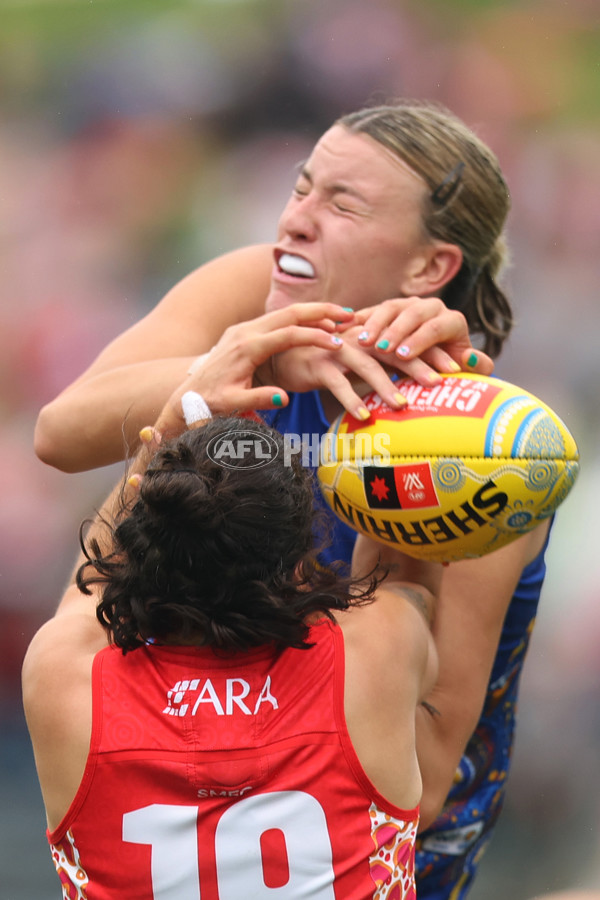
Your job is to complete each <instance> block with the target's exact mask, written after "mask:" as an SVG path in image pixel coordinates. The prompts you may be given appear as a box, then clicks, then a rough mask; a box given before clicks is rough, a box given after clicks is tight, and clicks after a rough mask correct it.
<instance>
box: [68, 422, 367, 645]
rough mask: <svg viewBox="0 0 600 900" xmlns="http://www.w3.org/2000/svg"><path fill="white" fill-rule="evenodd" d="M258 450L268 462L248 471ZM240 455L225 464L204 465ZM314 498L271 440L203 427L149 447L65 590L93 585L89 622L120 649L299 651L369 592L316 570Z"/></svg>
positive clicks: (242, 429)
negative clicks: (138, 474)
mask: <svg viewBox="0 0 600 900" xmlns="http://www.w3.org/2000/svg"><path fill="white" fill-rule="evenodd" d="M244 440H245V441H246V444H245V445H242V444H240V443H239V442H240V441H244ZM227 441H231V442H232V443H231V444H229V445H228V444H227V443H223V442H227ZM267 444H268V445H270V447H271V448H273V454H274V450H275V448H276V449H277V455H276V456H275V458H274V459H273V460H272V461H271V462H268V463H267V464H264V465H258V463H262V462H264V458H263V457H264V455H265V447H266V446H267ZM242 446H243V447H244V449H245V451H246V452H244V453H240V454H239V459H237V458H232V457H231V454H230V455H229V456H228V457H226V460H225V461H227V463H228V465H223V460H222V459H221V460H218V459H217V460H216V461H215V459H213V458H212V457H211V448H212V451H213V452H212V456H213V457H215V456H216V454H215V448H219V447H220V448H221V449H223V448H227V447H230V448H231V447H242ZM261 453H262V456H261ZM273 454H271V455H273ZM314 489H315V488H314V479H313V475H312V473H311V472H310V471H309V470H307V469H305V468H303V467H302V465H301V464H300V462H299V460H298V459H297V457H293V456H292V457H290V455H289V454H286V453H285V445H284V441H283V438H282V436H281V435H280V434H279V433H278V432H275V431H273V430H272V429H271V428H268V427H267V426H264V425H262V424H259V423H254V422H252V423H249V422H248V421H247V420H244V419H237V418H222V419H213V420H212V421H210V422H209V423H208V424H206V425H205V426H204V427H202V428H198V429H195V430H192V431H188V432H186V433H184V434H182V435H181V436H180V437H178V438H175V439H173V440H171V441H167V442H164V443H163V444H162V445H161V446H160V449H159V450H158V452H157V453H156V455H155V456H154V458H153V459H152V461H151V463H150V465H149V466H148V468H147V470H146V473H145V475H144V478H143V480H142V483H141V488H140V493H139V496H138V498H137V499H136V501H135V503H134V505H133V506H132V507H131V504H130V508H127V507H126V506H124V508H123V509H122V510H121V512H120V514H119V515H118V516H117V519H116V522H115V523H114V525H111V532H112V544H113V547H112V551H111V552H110V553H109V554H108V555H105V556H102V555H101V552H100V548H99V546H98V543H97V541H94V540H92V541H91V542H90V545H89V548H88V547H86V542H85V540H84V539H83V537H82V538H81V543H82V547H83V551H84V553H85V556H86V559H87V561H86V562H84V563H83V565H82V566H81V567H80V569H79V571H78V573H77V585H78V587H79V588H80V590H82V591H84V592H85V593H88V594H89V593H90V590H89V587H90V586H91V585H94V584H99V585H101V586H102V598H101V601H100V603H99V605H98V608H97V616H98V619H99V621H100V622H101V624H102V625H103V626H105V628H107V630H108V632H109V634H110V636H111V639H112V641H113V642H114V643H115V644H116V645H117V646H119V647H121V648H122V650H123V651H124V652H127V651H128V650H132V649H134V648H136V647H139V646H141V645H142V644H144V643H145V642H147V641H148V640H153V641H157V642H164V641H168V642H169V643H193V644H196V645H198V646H201V645H204V646H211V647H214V648H219V649H222V650H227V651H239V650H247V649H248V648H250V647H255V646H259V645H263V644H274V645H275V646H277V647H278V648H284V647H305V646H308V645H307V644H306V638H307V634H308V625H307V620H308V619H310V618H311V617H313V616H314V615H315V614H319V615H322V616H328V617H329V618H332V617H333V616H332V612H331V611H332V610H343V609H347V608H348V607H349V606H351V605H358V604H361V603H365V602H368V601H370V600H371V598H372V593H373V590H374V589H375V587H376V584H377V581H376V579H374V578H372V579H371V582H370V584H369V585H368V586H367V587H366V588H365V586H364V584H363V586H362V588H361V587H359V586H357V585H356V584H354V583H353V582H352V581H351V579H350V578H349V577H348V576H347V575H343V574H341V572H335V571H331V570H325V569H324V568H322V567H320V566H319V564H318V563H317V560H316V551H315V549H314V544H315V527H314V525H315V521H316V519H315V517H316V515H317V514H316V513H315V512H314V503H313V497H314Z"/></svg>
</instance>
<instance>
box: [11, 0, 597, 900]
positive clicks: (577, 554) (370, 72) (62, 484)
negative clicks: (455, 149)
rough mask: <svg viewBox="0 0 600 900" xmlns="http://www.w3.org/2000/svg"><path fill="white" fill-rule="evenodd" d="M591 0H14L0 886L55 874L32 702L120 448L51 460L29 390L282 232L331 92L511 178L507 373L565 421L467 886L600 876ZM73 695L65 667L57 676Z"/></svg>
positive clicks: (502, 367)
mask: <svg viewBox="0 0 600 900" xmlns="http://www.w3.org/2000/svg"><path fill="white" fill-rule="evenodd" d="M599 20H600V6H599V3H598V0H535V2H494V0H454V2H447V0H422V2H418V3H417V2H398V0H396V2H394V0H389V2H385V0H369V2H368V3H366V2H364V0H360V2H354V0H348V2H345V0H344V2H343V0H296V2H291V0H288V2H285V0H284V2H276V0H258V2H251V0H248V2H241V0H240V2H236V0H212V2H210V0H188V2H159V0H70V2H67V0H63V2H59V0H12V2H8V0H0V100H1V104H0V228H1V231H2V241H1V244H0V258H1V272H2V301H1V304H0V329H1V332H0V333H1V334H2V353H1V354H0V421H1V426H2V427H1V431H0V461H1V465H0V489H1V490H0V497H1V501H0V621H1V625H2V627H1V628H0V715H1V727H0V884H1V885H2V887H1V889H0V893H1V895H2V897H3V898H4V900H50V898H57V897H58V896H59V895H60V890H59V885H58V879H57V878H56V876H55V874H54V871H53V867H52V864H51V860H50V855H49V852H48V849H47V846H46V845H45V839H44V833H43V832H44V818H43V812H42V805H41V800H40V796H39V791H38V788H37V782H36V778H35V772H34V769H33V763H32V758H31V753H30V749H29V744H28V739H27V736H26V732H25V728H24V723H23V718H22V714H21V708H20V695H19V672H20V663H21V659H22V656H23V653H24V651H25V648H26V646H27V643H28V641H29V639H30V638H31V635H32V634H33V632H34V630H35V629H36V628H37V627H38V626H39V624H41V622H42V621H44V620H45V619H46V618H47V617H48V616H49V615H51V613H52V611H53V609H54V606H55V604H56V602H57V600H58V597H59V594H60V591H61V589H62V586H63V584H64V581H65V579H66V577H67V574H68V572H69V570H70V566H71V564H72V561H73V559H74V555H75V535H76V529H77V526H78V524H79V521H80V520H81V519H82V518H83V517H84V516H85V515H87V513H88V512H89V510H90V509H91V507H92V506H93V505H94V504H95V503H97V501H98V500H99V499H100V498H101V496H102V494H103V492H104V490H105V489H106V488H107V486H108V484H109V483H110V482H111V481H112V480H113V479H114V478H115V477H116V475H117V474H118V472H120V468H119V467H112V468H110V469H105V470H101V471H97V472H92V473H86V474H82V475H64V474H61V473H59V472H56V471H54V470H51V469H49V468H47V467H45V466H44V465H42V464H41V463H40V462H38V461H37V460H36V458H35V457H34V455H33V451H32V432H33V426H34V422H35V418H36V415H37V412H38V410H39V408H40V406H41V405H42V404H43V403H44V402H46V401H47V400H48V399H50V398H51V397H53V396H54V395H55V394H56V393H57V392H58V391H59V390H60V389H61V388H62V387H64V386H65V385H66V384H67V383H68V382H69V381H71V380H72V379H73V378H74V377H75V376H76V375H77V374H78V373H79V372H80V371H81V370H82V369H83V368H84V367H85V366H86V365H87V364H88V363H89V362H90V361H91V360H92V358H93V357H94V356H95V354H96V353H97V352H98V351H99V350H100V349H101V348H102V347H103V346H104V345H105V344H106V343H107V342H108V340H109V339H110V338H111V337H113V336H114V335H116V334H117V333H118V332H120V331H121V330H122V329H123V328H125V327H126V326H128V325H129V324H131V323H133V322H134V321H136V320H137V319H138V318H139V317H140V316H141V315H143V313H144V312H145V311H147V310H148V309H150V308H151V307H152V306H153V305H154V304H155V303H156V302H157V301H158V300H159V298H160V297H161V296H162V294H163V293H164V292H165V291H166V290H167V289H168V288H169V287H170V286H171V285H172V284H174V283H175V282H176V281H177V280H178V279H180V278H181V277H183V276H184V275H185V274H187V273H188V272H189V271H190V270H191V269H193V268H195V267H196V266H198V265H200V264H201V263H202V262H204V261H205V260H207V259H209V258H210V257H211V256H213V255H215V254H217V253H220V252H223V251H225V250H228V249H231V248H233V247H235V246H238V245H241V244H244V243H252V242H256V241H263V240H271V239H272V238H273V237H274V235H275V224H276V221H277V216H278V213H279V211H280V209H281V207H282V205H283V202H284V200H285V199H286V197H287V194H288V192H289V189H290V187H291V184H292V179H293V169H294V166H295V164H296V163H297V162H298V161H299V160H301V159H302V158H304V157H305V155H306V154H307V152H308V150H309V149H310V147H311V144H312V142H313V141H314V139H315V138H316V137H317V136H318V135H319V134H320V132H321V131H322V130H324V129H325V128H326V127H327V126H328V125H329V124H330V122H331V121H332V120H333V119H334V118H336V117H337V116H338V115H340V114H342V113H344V112H348V111H350V110H351V109H354V108H356V107H359V106H361V105H363V104H365V103H366V102H369V101H371V100H374V99H377V100H386V99H389V98H393V97H396V96H408V97H419V98H420V97H425V98H430V99H434V100H438V101H441V102H442V103H444V104H446V105H447V106H449V107H450V108H451V109H453V110H454V112H456V113H457V114H458V115H460V116H461V117H462V118H463V119H464V120H465V121H466V122H467V124H469V125H470V126H471V127H473V128H474V129H475V130H476V131H477V132H478V133H479V134H480V135H481V137H483V138H484V140H486V141H487V142H488V143H490V144H491V146H492V147H493V148H494V150H495V151H496V153H497V155H498V156H499V158H500V161H501V164H502V167H503V169H504V171H505V173H506V176H507V179H508V182H509V185H510V187H511V194H512V198H513V209H512V212H511V216H510V220H509V242H510V246H511V251H512V266H511V268H510V270H509V271H508V273H507V276H506V284H507V286H508V288H509V291H510V293H511V296H512V298H513V302H514V305H515V310H516V314H517V321H518V328H517V330H516V332H515V335H514V337H513V338H512V339H511V341H510V345H509V347H508V349H507V350H506V352H505V353H504V355H503V357H502V359H501V360H500V362H499V365H498V368H497V371H498V373H499V374H500V375H502V376H503V377H505V378H507V379H509V380H512V381H515V382H517V383H520V384H521V385H522V386H523V387H526V388H528V389H529V390H531V391H533V392H534V393H536V394H538V395H539V396H541V397H542V398H543V399H544V400H546V401H547V402H548V403H550V404H551V405H552V406H554V408H555V409H556V410H557V411H558V413H559V414H560V415H561V416H562V417H563V418H564V419H565V421H566V423H567V425H568V426H569V427H570V428H571V430H572V431H573V432H574V434H575V436H576V438H577V440H578V442H579V444H580V448H581V451H582V459H583V463H582V474H581V476H580V479H579V482H578V484H577V486H576V488H575V490H574V492H573V494H572V495H571V497H570V498H569V499H568V501H567V502H566V503H565V505H564V507H563V508H562V510H561V512H560V514H559V516H558V520H557V524H556V528H555V532H554V535H553V539H552V545H551V552H550V567H549V575H548V580H547V584H546V587H545V591H544V594H543V598H542V604H541V608H540V616H539V621H538V625H537V628H536V632H535V634H534V638H533V644H532V649H531V652H530V656H529V659H528V663H527V666H526V671H525V675H524V679H523V688H522V699H521V704H520V715H519V730H518V737H517V743H516V747H515V753H514V764H513V772H512V775H511V780H510V785H509V792H508V798H507V802H506V807H505V810H504V813H503V816H502V819H501V824H500V826H499V827H498V830H497V834H496V837H495V839H494V841H493V843H492V847H491V849H490V850H489V852H488V854H487V856H486V857H485V859H484V861H483V863H482V868H481V874H480V876H479V880H478V882H477V884H476V887H475V889H474V890H473V892H472V894H471V896H472V898H473V900H506V898H511V900H526V898H529V897H531V896H533V895H534V894H535V893H540V892H542V891H545V890H550V889H558V888H560V887H564V886H570V885H578V886H580V887H600V862H599V860H600V852H599V851H600V846H599V844H600V839H599V836H598V825H599V821H600V765H599V749H600V712H599V709H600V705H599V703H598V697H599V695H600V653H599V652H598V648H599V644H600V611H599V610H600V604H599V601H600V554H599V553H598V551H597V540H596V527H595V526H594V521H595V516H594V513H593V509H592V506H593V505H594V501H595V500H596V498H597V497H598V496H600V453H599V451H598V438H599V432H600V427H599V415H598V407H599V403H598V396H599V388H600V305H599V304H598V288H599V284H600V278H599V275H600V263H599V259H600V240H599V236H600V153H599V150H600V142H599V136H600V33H599ZM62 699H64V709H65V715H68V714H69V706H68V685H65V692H64V698H62Z"/></svg>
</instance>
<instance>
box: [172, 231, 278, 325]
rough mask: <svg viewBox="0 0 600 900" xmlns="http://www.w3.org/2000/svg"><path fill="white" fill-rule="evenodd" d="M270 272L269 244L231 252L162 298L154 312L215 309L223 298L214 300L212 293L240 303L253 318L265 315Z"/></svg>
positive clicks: (192, 274) (271, 247)
mask: <svg viewBox="0 0 600 900" xmlns="http://www.w3.org/2000/svg"><path fill="white" fill-rule="evenodd" d="M272 268H273V246H272V245H271V244H253V245H251V246H248V247H242V248H240V249H238V250H232V251H230V252H229V253H224V254H223V255H222V256H218V257H216V258H215V259H212V260H209V261H208V262H206V263H204V264H203V265H201V266H199V267H198V268H197V269H194V270H193V271H192V272H190V273H189V275H187V276H186V277H185V278H183V279H182V280H181V281H179V282H178V283H177V284H176V285H175V286H174V287H173V288H171V290H170V291H169V292H168V293H167V294H165V296H164V298H163V299H162V300H161V302H160V304H159V306H158V307H157V309H160V308H163V309H164V308H171V307H172V306H174V305H179V304H180V303H185V302H191V303H192V304H194V305H199V306H200V307H206V305H207V304H208V305H212V304H214V305H215V307H216V308H218V306H219V302H221V303H222V302H223V296H221V297H219V296H216V297H215V296H213V295H212V292H213V291H214V292H217V293H218V294H219V295H220V294H223V293H224V294H225V297H226V299H227V300H228V301H232V300H233V301H234V302H235V303H236V304H238V303H239V305H240V309H243V310H244V311H245V310H246V309H247V308H248V309H249V311H250V313H251V315H252V316H254V315H260V314H261V313H263V312H264V301H265V299H266V296H267V292H268V289H269V284H270V279H271V270H272ZM199 290H200V291H201V293H200V294H199V293H198V291H199Z"/></svg>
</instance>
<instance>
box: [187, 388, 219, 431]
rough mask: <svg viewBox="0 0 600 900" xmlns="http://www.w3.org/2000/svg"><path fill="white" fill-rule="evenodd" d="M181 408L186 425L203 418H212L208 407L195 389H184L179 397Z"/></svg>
mask: <svg viewBox="0 0 600 900" xmlns="http://www.w3.org/2000/svg"><path fill="white" fill-rule="evenodd" d="M181 409H182V410H183V418H184V419H185V424H186V425H193V424H194V423H195V422H201V421H202V420H203V419H212V413H211V411H210V407H209V405H208V403H207V402H206V400H205V399H204V397H203V396H202V395H201V394H198V393H196V391H186V392H185V394H184V395H183V397H182V398H181Z"/></svg>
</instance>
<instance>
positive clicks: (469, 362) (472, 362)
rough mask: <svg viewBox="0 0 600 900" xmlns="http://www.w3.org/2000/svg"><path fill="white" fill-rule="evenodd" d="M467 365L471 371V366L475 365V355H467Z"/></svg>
mask: <svg viewBox="0 0 600 900" xmlns="http://www.w3.org/2000/svg"><path fill="white" fill-rule="evenodd" d="M467 365H468V366H470V368H471V369H472V368H473V366H476V365H477V354H476V353H471V354H470V355H469V358H468V360H467Z"/></svg>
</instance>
